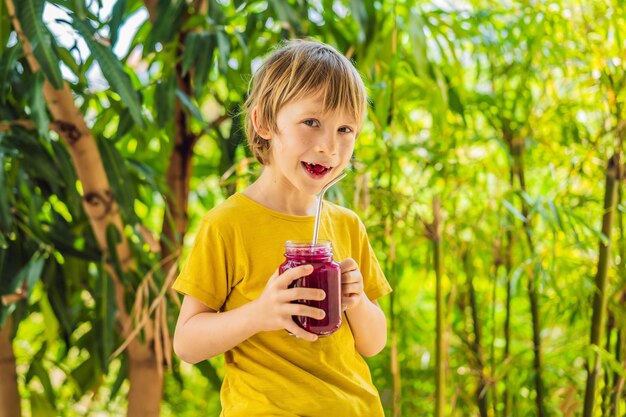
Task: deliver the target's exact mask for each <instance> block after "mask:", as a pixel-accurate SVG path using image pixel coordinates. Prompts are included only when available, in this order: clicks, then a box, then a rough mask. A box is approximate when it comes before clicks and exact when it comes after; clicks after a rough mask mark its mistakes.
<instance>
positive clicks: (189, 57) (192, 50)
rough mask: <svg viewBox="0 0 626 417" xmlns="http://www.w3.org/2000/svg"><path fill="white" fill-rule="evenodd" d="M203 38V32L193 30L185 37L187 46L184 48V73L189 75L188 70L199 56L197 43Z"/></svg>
mask: <svg viewBox="0 0 626 417" xmlns="http://www.w3.org/2000/svg"><path fill="white" fill-rule="evenodd" d="M201 38H202V34H201V33H196V32H192V33H189V34H188V35H187V38H186V39H185V46H184V48H183V75H187V72H188V71H189V69H190V68H191V65H192V64H193V61H194V59H195V58H196V56H197V53H196V45H197V43H198V41H199V40H200V39H201Z"/></svg>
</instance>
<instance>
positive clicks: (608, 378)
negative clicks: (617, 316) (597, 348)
mask: <svg viewBox="0 0 626 417" xmlns="http://www.w3.org/2000/svg"><path fill="white" fill-rule="evenodd" d="M614 321H615V320H614V318H613V315H612V314H611V312H610V311H609V312H608V319H607V321H606V347H605V349H606V351H607V352H610V351H611V334H612V333H613V330H614ZM613 381H614V379H613V374H612V373H611V372H605V373H604V387H603V389H602V396H601V410H602V412H601V415H602V416H603V417H609V410H610V407H611V392H612V391H613V390H612V384H613Z"/></svg>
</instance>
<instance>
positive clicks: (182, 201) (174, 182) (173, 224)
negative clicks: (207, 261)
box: [160, 41, 198, 271]
mask: <svg viewBox="0 0 626 417" xmlns="http://www.w3.org/2000/svg"><path fill="white" fill-rule="evenodd" d="M181 42H184V41H181ZM181 62H182V59H181ZM176 84H177V87H178V88H179V89H180V90H181V91H183V92H184V93H185V94H187V95H190V94H191V81H190V78H189V74H187V75H186V76H183V75H182V64H180V63H179V64H178V65H176ZM174 112H175V116H174V129H175V133H174V148H173V149H172V154H171V155H170V163H169V165H168V167H167V174H166V179H167V185H168V189H169V193H170V194H169V195H168V196H167V197H166V198H165V204H166V205H167V208H166V210H165V214H164V216H163V231H162V234H161V239H160V241H161V259H163V261H164V262H163V270H164V271H169V269H170V267H171V266H172V264H173V263H175V262H176V261H177V260H176V259H173V258H171V257H170V254H172V253H174V252H176V251H178V250H179V249H180V247H181V246H182V244H183V238H184V237H185V233H186V231H187V225H188V222H189V218H188V215H187V207H188V200H189V183H190V180H191V162H192V161H191V160H192V157H193V147H194V146H195V144H196V142H197V140H198V136H197V135H195V134H193V133H192V132H191V131H190V130H189V121H188V120H187V114H186V113H185V111H184V110H183V106H182V104H181V103H180V100H179V99H178V98H177V99H176V103H175V107H174Z"/></svg>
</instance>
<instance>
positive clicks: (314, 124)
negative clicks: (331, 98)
mask: <svg viewBox="0 0 626 417" xmlns="http://www.w3.org/2000/svg"><path fill="white" fill-rule="evenodd" d="M303 123H304V124H305V125H307V126H310V127H318V126H319V125H320V124H319V123H318V122H317V120H315V119H307V120H305V121H304V122H303Z"/></svg>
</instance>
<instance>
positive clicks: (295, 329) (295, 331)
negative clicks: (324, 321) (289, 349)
mask: <svg viewBox="0 0 626 417" xmlns="http://www.w3.org/2000/svg"><path fill="white" fill-rule="evenodd" d="M285 330H287V331H288V332H289V333H291V335H292V336H295V337H296V338H297V339H304V340H308V341H309V342H315V341H316V340H317V335H316V334H313V333H309V332H307V331H306V330H304V329H302V328H301V327H300V326H298V325H297V324H296V323H293V322H292V323H290V324H289V325H288V326H287V327H285Z"/></svg>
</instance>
